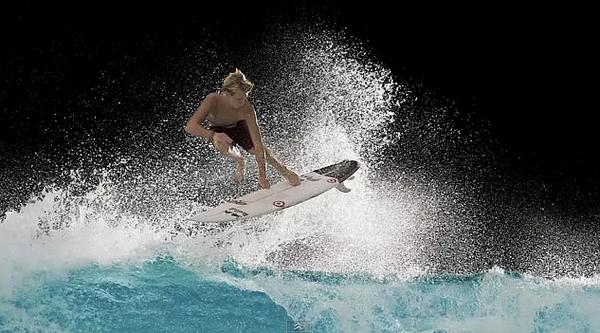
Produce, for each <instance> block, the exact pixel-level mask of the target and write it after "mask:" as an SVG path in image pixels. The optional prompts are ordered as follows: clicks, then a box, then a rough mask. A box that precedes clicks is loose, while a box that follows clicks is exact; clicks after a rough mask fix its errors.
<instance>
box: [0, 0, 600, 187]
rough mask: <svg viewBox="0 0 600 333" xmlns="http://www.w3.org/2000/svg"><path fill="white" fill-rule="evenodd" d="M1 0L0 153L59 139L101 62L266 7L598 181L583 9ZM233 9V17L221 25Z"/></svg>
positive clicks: (571, 174) (495, 133)
mask: <svg viewBox="0 0 600 333" xmlns="http://www.w3.org/2000/svg"><path fill="white" fill-rule="evenodd" d="M2 7H3V8H2V14H0V15H1V16H0V17H1V23H0V24H1V25H0V30H1V33H0V36H1V37H2V51H1V52H0V69H1V71H2V80H1V81H0V112H1V116H0V145H2V146H3V147H4V153H5V154H15V152H18V151H20V150H24V151H35V149H36V147H41V146H43V145H44V144H45V143H48V142H49V141H52V140H61V137H62V136H63V135H64V131H52V130H51V129H53V128H68V127H69V126H71V124H72V119H71V118H70V117H69V116H67V117H64V116H61V112H64V113H65V114H68V113H70V112H72V110H71V109H69V108H68V107H65V106H64V105H62V104H61V103H62V101H66V100H69V99H70V98H72V96H74V95H77V94H78V93H81V92H82V91H83V89H87V88H88V87H89V86H90V82H93V80H94V79H97V77H98V73H99V71H101V70H106V68H111V67H110V66H111V65H110V64H112V68H116V69H115V70H118V68H119V66H125V67H126V66H129V64H130V63H129V62H127V59H128V57H130V58H131V57H135V58H136V59H138V60H139V59H142V61H141V63H143V59H144V57H148V59H149V63H151V60H152V61H153V60H155V58H153V57H155V55H156V54H160V55H161V56H168V55H169V52H170V50H172V48H173V47H174V46H175V45H179V46H181V45H182V44H185V43H186V42H187V41H193V40H194V38H197V33H196V32H197V31H198V29H202V27H211V28H212V29H215V30H214V31H215V34H214V37H215V38H216V39H222V40H226V41H228V42H229V43H231V45H234V44H235V42H236V41H242V40H244V39H245V38H248V37H250V36H254V35H257V34H260V33H261V31H263V30H264V29H265V28H266V27H267V26H268V25H269V24H271V22H272V20H273V17H275V16H277V17H280V18H281V17H283V18H284V19H289V20H294V19H296V18H298V17H305V18H308V19H310V18H311V17H312V16H314V15H315V14H316V13H318V14H319V15H320V16H321V19H323V18H325V19H326V20H327V19H329V20H331V22H334V24H336V25H338V26H341V27H346V28H347V29H348V30H347V31H348V32H349V33H350V34H353V35H355V36H357V37H359V38H360V39H361V40H362V41H363V42H365V44H366V45H367V46H369V47H370V48H371V49H372V50H373V52H374V53H375V54H376V55H377V56H378V57H379V58H380V59H381V61H382V62H383V63H384V64H385V65H386V66H388V67H389V68H390V69H391V70H392V71H393V73H394V74H395V75H396V76H397V77H398V78H401V79H403V80H410V81H413V82H415V84H419V85H421V86H422V87H424V88H425V89H429V90H431V91H433V92H435V93H436V94H438V95H439V96H441V97H442V98H449V99H452V100H456V101H458V105H459V107H460V108H461V109H462V110H463V111H464V112H472V113H475V114H477V115H478V116H480V117H481V118H482V119H484V120H485V121H488V122H489V124H490V135H491V136H492V137H493V138H494V139H496V140H498V142H500V144H501V146H502V148H503V150H504V152H505V154H506V155H505V157H506V158H507V159H508V161H509V168H510V169H511V170H514V172H516V173H519V172H524V173H539V174H540V175H541V177H546V178H548V179H549V180H552V181H559V182H560V181H564V182H572V183H574V184H579V186H582V187H585V188H586V189H587V190H590V188H597V186H598V182H599V180H598V164H597V162H598V158H597V156H596V151H597V149H596V142H597V141H598V130H597V129H596V121H595V119H596V115H595V113H596V110H597V103H596V101H595V100H594V98H593V97H594V96H595V95H596V94H597V93H596V91H597V89H596V88H597V86H598V85H597V83H596V82H597V79H596V78H597V76H596V74H597V65H596V64H595V60H596V59H598V57H597V53H596V51H595V50H593V48H594V47H593V46H594V44H595V43H597V38H594V37H595V36H593V32H592V20H591V17H590V15H591V12H592V11H591V10H590V9H589V8H588V9H586V8H564V7H548V6H547V5H544V6H540V7H535V8H534V7H531V8H526V7H523V6H521V5H511V4H498V5H497V7H490V8H481V7H477V6H464V7H452V6H447V5H445V6H443V7H439V6H434V5H433V4H432V5H423V6H414V5H410V6H408V5H406V4H402V3H398V4H394V5H391V4H390V3H387V2H386V3H384V2H375V1H369V2H357V3H354V4H349V3H347V2H346V1H323V2H319V4H318V5H317V4H313V3H311V2H308V1H292V2H285V3H283V2H282V3H278V4H266V3H259V2H255V1H247V2H236V1H234V2H232V1H223V2H202V3H200V2H198V3H196V4H194V5H190V4H184V3H178V2H176V1H173V2H171V1H170V2H162V3H158V4H157V3H154V4H150V3H145V2H136V1H134V2H127V3H126V2H124V1H122V2H117V1H103V2H88V3H83V2H82V3H75V2H61V3H59V4H50V3H42V2H35V1H26V2H22V3H20V4H13V5H6V4H3V5H2ZM232 15H239V21H238V22H237V23H236V24H235V25H233V26H229V25H225V24H224V22H225V20H226V19H228V18H230V17H231V16H232ZM153 54H154V55H153ZM137 63H138V64H139V63H140V61H138V62H137ZM107 64H108V65H107ZM107 66H108V67H107ZM137 66H139V65H137ZM142 67H143V66H142ZM138 70H144V68H138ZM101 116H102V115H101V114H97V115H94V117H101ZM92 118H93V117H92ZM79 121H82V120H81V119H79ZM91 121H93V120H91ZM106 134H107V135H110V133H106ZM6 160H7V159H5V161H6ZM3 164H5V165H3V167H13V166H10V165H6V163H3ZM594 186H596V187H594Z"/></svg>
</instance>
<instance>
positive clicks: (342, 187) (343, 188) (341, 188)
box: [335, 182, 351, 193]
mask: <svg viewBox="0 0 600 333" xmlns="http://www.w3.org/2000/svg"><path fill="white" fill-rule="evenodd" d="M335 189H336V190H338V191H340V192H343V193H348V192H350V191H351V190H350V189H349V188H347V187H346V185H345V184H344V183H343V182H341V183H339V184H337V185H336V186H335Z"/></svg>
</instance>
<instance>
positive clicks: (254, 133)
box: [245, 105, 267, 177]
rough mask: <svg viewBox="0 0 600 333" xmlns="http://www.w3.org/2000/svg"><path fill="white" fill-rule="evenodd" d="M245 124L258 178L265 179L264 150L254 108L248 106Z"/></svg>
mask: <svg viewBox="0 0 600 333" xmlns="http://www.w3.org/2000/svg"><path fill="white" fill-rule="evenodd" d="M245 118H246V119H245V120H246V124H247V125H248V131H249V132H250V138H251V139H252V144H253V145H254V152H255V156H256V163H257V164H258V175H259V176H260V177H266V176H267V171H266V165H265V148H264V146H263V142H262V135H261V134H260V128H259V127H258V122H257V121H256V112H255V111H254V106H253V105H250V107H249V108H248V113H247V114H246V117H245Z"/></svg>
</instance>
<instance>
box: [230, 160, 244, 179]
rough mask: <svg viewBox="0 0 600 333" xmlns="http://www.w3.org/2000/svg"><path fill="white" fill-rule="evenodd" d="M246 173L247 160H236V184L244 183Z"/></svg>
mask: <svg viewBox="0 0 600 333" xmlns="http://www.w3.org/2000/svg"><path fill="white" fill-rule="evenodd" d="M245 172H246V160H245V159H244V158H238V159H236V160H235V175H234V176H233V178H234V179H235V181H236V182H238V183H241V182H243V181H244V173H245Z"/></svg>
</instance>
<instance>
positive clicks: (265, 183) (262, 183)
mask: <svg viewBox="0 0 600 333" xmlns="http://www.w3.org/2000/svg"><path fill="white" fill-rule="evenodd" d="M258 185H260V188H264V189H268V188H270V187H271V183H269V180H268V179H267V177H265V176H258Z"/></svg>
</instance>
